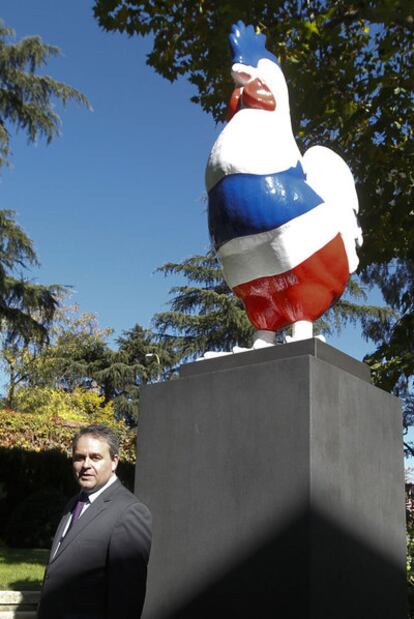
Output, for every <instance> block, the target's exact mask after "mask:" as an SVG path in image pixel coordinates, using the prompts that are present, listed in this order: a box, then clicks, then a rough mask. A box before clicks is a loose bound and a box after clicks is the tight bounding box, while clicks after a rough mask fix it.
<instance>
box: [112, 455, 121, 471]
mask: <svg viewBox="0 0 414 619" xmlns="http://www.w3.org/2000/svg"><path fill="white" fill-rule="evenodd" d="M118 462H119V456H114V457H113V458H112V473H115V471H116V467H117V466H118Z"/></svg>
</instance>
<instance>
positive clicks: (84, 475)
mask: <svg viewBox="0 0 414 619" xmlns="http://www.w3.org/2000/svg"><path fill="white" fill-rule="evenodd" d="M117 465H118V456H114V457H113V458H111V454H110V453H109V445H108V443H107V442H106V441H105V440H102V439H99V438H95V437H94V436H91V435H90V434H84V435H83V436H81V437H80V439H79V440H78V442H77V444H76V447H75V449H74V451H73V472H74V474H75V477H76V480H77V481H78V483H79V485H80V486H81V488H82V489H83V490H85V491H86V492H91V491H95V490H99V488H101V487H102V486H104V485H105V484H106V482H107V481H108V479H109V478H110V477H111V475H112V473H113V472H114V471H115V469H116V467H117Z"/></svg>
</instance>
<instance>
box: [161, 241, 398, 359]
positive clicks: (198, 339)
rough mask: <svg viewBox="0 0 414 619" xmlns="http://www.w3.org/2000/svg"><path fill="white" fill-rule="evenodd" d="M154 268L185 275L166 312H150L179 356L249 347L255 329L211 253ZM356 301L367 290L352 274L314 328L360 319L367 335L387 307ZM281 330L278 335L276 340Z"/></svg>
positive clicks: (385, 314) (362, 298) (332, 327)
mask: <svg viewBox="0 0 414 619" xmlns="http://www.w3.org/2000/svg"><path fill="white" fill-rule="evenodd" d="M158 270H159V271H160V272H161V273H163V274H164V275H166V276H168V275H175V276H177V275H178V276H182V277H183V278H184V280H185V284H184V285H181V286H175V287H173V288H172V289H171V290H170V295H171V297H172V298H171V301H170V307H171V309H170V311H168V312H162V313H158V314H156V315H155V316H154V324H155V327H156V328H157V329H158V330H159V338H160V341H161V342H162V343H163V344H166V343H167V344H168V346H170V347H172V348H173V349H174V351H175V353H176V355H177V360H178V361H180V362H182V361H183V360H185V359H192V358H194V357H197V356H202V355H203V354H204V353H205V352H206V351H213V350H217V351H220V350H226V351H231V350H232V348H233V346H237V345H238V346H241V347H247V348H249V347H251V345H252V339H253V334H254V328H253V326H252V325H251V324H250V322H249V320H248V318H247V315H246V313H245V311H244V308H243V305H242V303H241V301H240V300H239V299H238V298H237V297H236V296H235V295H234V294H233V293H232V292H231V290H230V289H229V288H228V286H227V284H226V282H225V281H224V279H223V274H222V270H221V266H220V264H219V262H218V260H217V258H216V257H215V255H214V253H213V252H209V253H208V254H207V255H206V256H192V257H191V258H188V259H186V260H184V261H183V262H182V263H167V264H165V265H164V266H162V267H161V268H160V269H158ZM354 300H355V301H356V302H354ZM361 301H362V302H363V301H366V293H365V291H364V290H363V288H362V287H361V285H360V284H359V282H358V280H357V278H353V279H351V280H350V282H349V284H348V288H347V295H346V296H345V297H344V298H343V299H341V300H340V301H339V302H338V303H336V304H335V305H334V306H333V307H332V308H330V309H329V310H328V312H326V313H325V314H324V316H323V317H322V318H321V319H320V320H319V321H318V322H317V323H316V325H315V330H316V332H317V333H319V332H322V333H324V334H327V335H328V334H332V333H333V332H335V331H340V329H341V328H342V327H343V326H344V325H345V324H347V323H350V324H360V325H361V327H362V332H363V335H364V337H367V338H368V337H369V334H370V332H371V330H372V324H373V323H375V324H377V322H381V323H382V322H386V321H387V320H388V318H389V316H390V310H388V309H386V308H380V307H376V306H371V305H366V304H363V303H361ZM284 334H285V332H284V331H283V332H280V333H279V334H278V339H279V341H282V340H283V336H284Z"/></svg>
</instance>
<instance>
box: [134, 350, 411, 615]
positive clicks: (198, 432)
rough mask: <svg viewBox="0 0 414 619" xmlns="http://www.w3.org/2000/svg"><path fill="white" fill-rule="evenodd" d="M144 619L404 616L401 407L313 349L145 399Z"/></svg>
mask: <svg viewBox="0 0 414 619" xmlns="http://www.w3.org/2000/svg"><path fill="white" fill-rule="evenodd" d="M136 493H137V494H138V495H139V496H140V497H141V498H142V499H143V500H144V502H146V503H147V505H148V506H149V507H150V509H151V511H152V512H153V517H154V531H153V534H154V542H153V549H152V554H151V559H150V566H149V576H148V593H147V600H146V604H145V608H144V614H143V618H144V619H172V618H191V619H202V618H207V617H208V618H209V619H215V618H216V617H217V618H218V617H228V618H233V617H234V618H235V619H244V618H246V619H247V618H249V619H261V618H267V617H269V618H277V619H278V618H281V619H307V618H311V619H406V617H407V611H406V591H405V573H404V570H405V534H404V517H405V513H404V478H403V451H402V426H401V408H400V403H399V401H398V400H397V399H396V398H394V397H392V396H390V395H388V394H387V393H385V392H383V391H381V390H379V389H377V388H375V387H373V386H372V385H371V384H370V382H369V371H368V368H367V367H366V366H364V365H363V364H362V363H359V362H357V361H355V360H354V359H352V358H351V357H348V356H347V355H344V354H343V353H340V352H339V351H337V350H335V349H333V348H331V347H330V346H328V345H326V344H323V343H322V342H320V341H318V340H308V341H305V342H297V343H292V344H287V345H283V346H277V347H274V348H271V349H265V350H262V351H254V352H248V353H241V354H238V355H231V356H229V357H221V358H218V359H213V360H209V361H203V362H198V363H193V364H189V365H186V366H184V367H183V368H182V370H181V377H180V378H179V379H178V380H175V381H170V382H168V383H160V384H156V385H151V386H147V387H146V388H145V389H144V393H143V396H142V406H141V413H140V422H139V434H138V461H137V471H136Z"/></svg>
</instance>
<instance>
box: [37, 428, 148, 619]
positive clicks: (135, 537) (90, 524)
mask: <svg viewBox="0 0 414 619" xmlns="http://www.w3.org/2000/svg"><path fill="white" fill-rule="evenodd" d="M72 447H73V471H74V474H75V477H76V479H77V481H78V483H79V485H80V487H81V493H80V495H77V496H75V497H73V498H72V499H71V501H69V503H68V505H67V506H66V509H65V510H64V514H63V516H62V519H61V521H60V524H59V526H58V528H57V532H56V535H55V538H54V541H53V544H52V550H51V553H50V558H49V564H48V566H47V568H46V573H45V578H44V582H43V588H42V594H41V599H40V604H39V609H38V619H139V617H140V616H141V612H142V607H143V604H144V598H145V587H146V577H147V563H148V558H149V552H150V546H151V514H150V512H149V510H148V509H147V507H146V506H145V505H144V504H143V503H140V502H139V501H138V499H137V498H136V497H135V496H134V495H133V494H132V493H131V492H129V490H127V489H126V488H124V486H123V485H122V484H121V482H120V481H119V480H118V478H117V476H116V474H115V470H116V467H117V464H118V451H119V447H118V440H117V438H116V436H115V434H114V433H113V432H112V430H110V429H109V428H107V427H106V426H102V425H92V426H88V427H87V428H82V429H81V430H80V432H79V433H78V434H77V435H76V436H75V438H74V440H73V445H72Z"/></svg>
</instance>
